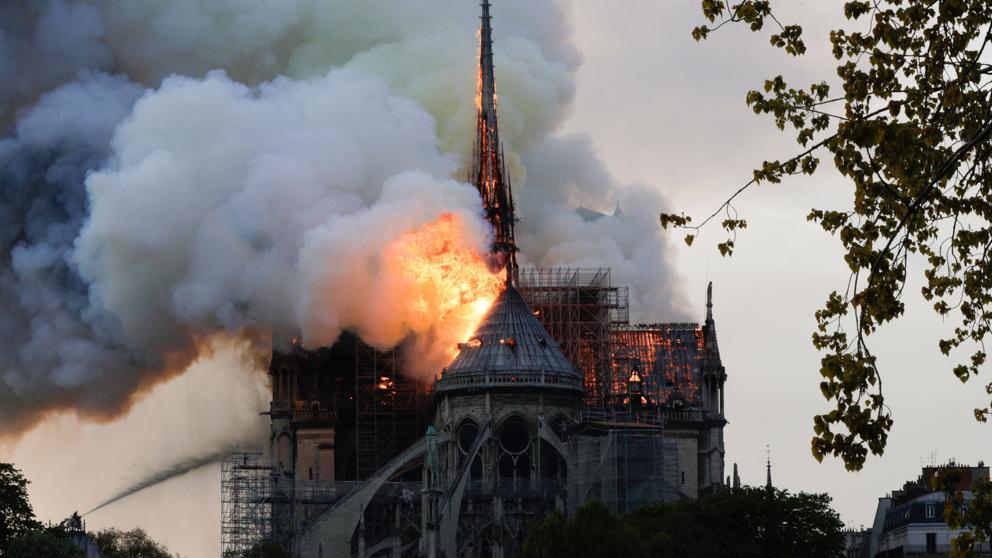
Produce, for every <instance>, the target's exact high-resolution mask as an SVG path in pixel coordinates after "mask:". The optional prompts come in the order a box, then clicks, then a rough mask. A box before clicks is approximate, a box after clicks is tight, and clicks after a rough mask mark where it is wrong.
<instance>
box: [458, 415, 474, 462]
mask: <svg viewBox="0 0 992 558" xmlns="http://www.w3.org/2000/svg"><path fill="white" fill-rule="evenodd" d="M478 434H479V426H478V425H477V424H475V422H474V421H472V420H470V419H466V420H464V421H462V424H461V425H460V426H459V427H458V449H459V451H461V453H462V455H465V454H467V453H468V452H469V450H471V449H472V444H473V443H474V442H475V437H476V436H478Z"/></svg>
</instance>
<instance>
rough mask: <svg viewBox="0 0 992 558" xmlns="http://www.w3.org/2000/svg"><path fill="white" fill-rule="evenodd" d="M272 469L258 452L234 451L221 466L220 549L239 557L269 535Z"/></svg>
mask: <svg viewBox="0 0 992 558" xmlns="http://www.w3.org/2000/svg"><path fill="white" fill-rule="evenodd" d="M272 478H273V467H272V463H271V462H269V460H267V459H265V458H264V457H263V454H262V450H261V449H241V448H235V450H234V451H233V452H232V453H231V455H230V456H228V458H227V459H225V460H224V462H223V463H222V464H221V527H220V529H221V545H222V546H221V548H222V549H223V556H224V557H225V558H228V557H240V556H243V555H244V554H245V553H247V552H248V551H250V550H251V549H252V548H254V547H255V546H256V545H258V544H259V543H261V542H263V541H266V540H269V539H270V537H271V534H272Z"/></svg>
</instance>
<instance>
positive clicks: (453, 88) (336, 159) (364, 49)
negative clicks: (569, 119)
mask: <svg viewBox="0 0 992 558" xmlns="http://www.w3.org/2000/svg"><path fill="white" fill-rule="evenodd" d="M0 10H6V11H5V12H3V15H5V16H7V17H8V19H7V20H6V21H8V22H11V23H10V24H9V25H7V24H4V25H3V27H2V28H0V68H3V69H7V68H17V69H23V70H24V71H18V72H17V75H18V76H20V77H23V78H24V79H23V80H21V81H16V80H15V81H14V82H12V83H0V103H3V104H2V105H0V115H2V118H0V125H2V123H3V122H4V121H5V120H10V119H12V118H13V115H14V109H15V108H17V107H21V110H20V112H19V113H18V114H21V115H22V116H21V118H20V121H19V122H18V126H17V128H16V131H15V133H14V135H12V136H11V137H10V138H8V139H5V140H2V143H0V160H2V161H11V162H12V163H11V165H10V166H9V167H8V168H7V169H6V170H3V171H0V180H2V181H3V182H2V184H3V188H4V189H3V192H2V196H3V197H2V198H0V217H4V216H8V215H9V216H13V217H14V219H13V220H12V221H11V220H9V219H5V220H4V222H7V221H10V222H13V223H15V225H14V226H12V227H6V226H0V248H3V253H2V254H0V256H2V257H3V258H4V259H2V260H0V297H2V301H3V303H4V308H5V309H6V308H7V307H8V306H9V307H11V308H13V309H14V311H13V312H11V313H8V314H5V315H4V316H3V317H0V327H2V332H3V333H4V334H5V340H4V341H2V343H3V345H2V346H0V349H4V350H3V351H0V371H2V376H0V402H3V403H4V405H2V406H0V418H7V419H10V418H14V419H18V420H21V421H22V422H24V423H25V424H27V423H29V422H30V421H31V420H33V419H36V418H38V417H40V416H42V415H43V413H45V412H46V411H47V410H49V409H53V408H64V407H66V406H69V407H72V408H80V409H82V410H84V411H86V412H101V410H103V411H105V412H107V413H110V412H113V411H115V410H117V409H119V408H120V407H121V406H122V405H125V404H127V403H128V402H129V401H130V399H131V394H132V393H133V392H134V390H136V389H138V388H139V387H140V386H142V385H145V382H146V381H147V379H148V377H149V375H150V376H151V377H154V376H155V374H156V373H161V372H164V371H167V370H168V368H169V366H175V364H176V363H177V362H179V363H182V362H184V358H185V359H188V358H192V356H193V354H192V353H193V352H195V350H196V347H198V346H199V345H200V344H201V342H202V339H203V337H204V336H209V335H212V334H214V333H218V332H232V333H235V334H237V333H239V332H243V331H245V330H253V331H263V330H264V331H274V332H276V334H277V336H282V335H292V334H296V333H302V334H303V335H304V337H305V338H306V339H307V341H308V342H311V343H327V342H331V341H333V339H334V338H335V336H336V335H337V334H338V333H339V331H340V330H341V329H347V328H350V329H356V330H358V331H359V333H361V334H362V335H363V337H365V338H366V339H367V340H369V341H370V342H373V343H376V344H377V345H380V346H386V345H389V344H391V343H395V342H397V341H399V340H400V339H401V338H402V337H403V336H404V335H406V334H407V333H409V332H417V333H428V334H429V333H430V332H429V331H428V330H429V328H426V329H425V326H424V325H423V324H422V323H419V322H418V320H417V317H416V316H414V315H412V314H402V313H400V318H401V319H400V320H399V322H398V325H397V323H392V324H387V323H386V322H384V321H383V320H382V317H383V316H384V315H385V314H387V313H389V312H395V311H396V303H395V302H396V301H395V299H390V298H389V297H383V296H380V295H381V294H382V293H383V292H387V291H389V292H392V291H390V289H392V288H395V285H391V284H386V283H384V281H386V279H385V277H386V276H385V275H383V272H382V270H383V269H384V266H385V265H386V264H385V263H383V261H381V259H378V258H379V255H380V252H381V251H382V250H383V247H384V246H386V245H388V244H389V241H390V240H395V239H396V238H398V237H399V236H400V235H401V234H404V233H405V232H409V231H410V230H411V229H413V228H416V227H418V226H422V225H424V224H426V223H429V222H431V221H432V220H434V219H436V218H437V217H438V216H439V215H441V214H442V213H451V212H453V213H455V214H457V215H459V216H460V217H461V218H462V219H461V221H462V222H463V223H464V230H463V231H462V233H463V236H464V239H463V242H464V244H465V246H468V247H473V248H476V249H480V248H482V247H484V245H485V243H486V240H485V227H484V226H483V222H482V220H481V218H480V217H479V215H478V211H479V209H478V198H477V196H476V195H475V193H474V191H473V190H472V188H471V187H470V186H468V185H466V184H463V183H461V182H460V180H463V179H464V177H465V173H466V170H467V168H468V166H469V164H470V163H469V160H468V156H469V154H470V152H471V145H472V138H473V136H474V126H475V106H474V96H475V87H476V83H475V74H476V69H475V65H476V52H477V51H476V48H477V46H476V41H477V38H476V36H475V33H474V32H473V30H474V28H475V26H476V25H477V23H478V20H477V17H478V14H477V11H478V7H477V5H476V4H475V3H471V2H469V3H451V2H447V1H443V0H421V1H415V2H394V1H392V0H374V1H369V2H345V1H330V2H329V1H325V0H285V1H281V2H257V1H254V0H214V1H209V2H208V1H205V0H176V1H174V2H159V1H153V0H132V1H130V2H126V3H112V4H111V3H104V2H96V1H92V2H91V1H85V0H80V1H77V2H71V3H70V2H67V1H60V0H46V1H42V2H37V3H29V2H12V3H6V4H4V5H3V6H2V7H0ZM493 11H494V16H495V23H494V26H495V41H496V48H495V50H496V60H495V63H496V72H497V89H498V93H499V113H500V126H501V136H502V139H503V140H504V142H505V146H506V149H507V160H508V162H509V163H510V164H511V166H512V168H513V174H514V177H515V179H516V180H515V183H514V187H515V193H516V194H517V196H518V207H519V208H520V214H521V215H520V216H521V218H522V219H523V221H522V223H521V226H520V234H519V238H520V243H521V248H522V249H523V251H524V257H525V259H527V260H528V261H531V262H535V263H538V264H540V265H582V266H610V267H612V268H613V271H614V281H615V282H616V283H619V282H629V283H630V285H631V288H632V294H633V295H634V302H635V303H636V304H637V307H636V308H635V310H636V309H637V308H644V309H645V310H646V312H645V314H642V316H643V317H644V318H645V319H651V320H660V319H670V318H672V317H674V316H675V315H677V314H679V312H680V311H681V308H682V307H683V306H682V302H681V295H680V293H679V290H678V287H677V283H676V281H675V280H674V276H673V275H672V273H671V270H670V266H669V265H668V262H667V260H666V253H667V251H666V249H665V245H664V241H663V239H662V238H661V237H660V236H659V234H660V233H659V232H658V230H657V222H656V217H655V216H656V214H657V211H658V210H660V209H663V207H664V200H663V199H662V198H661V197H660V196H659V195H658V194H657V193H655V192H653V191H652V190H651V189H649V188H645V187H635V186H629V187H628V186H622V185H618V184H616V183H615V181H614V180H612V178H611V177H610V175H609V173H608V172H607V171H606V170H605V169H604V168H603V166H602V164H601V163H600V162H599V161H598V159H596V157H595V153H594V152H593V150H592V148H591V147H590V145H589V142H588V141H586V140H582V139H575V138H567V139H561V138H556V137H555V136H554V132H555V130H556V128H557V126H558V125H559V123H560V122H561V121H562V120H563V119H564V118H565V117H566V116H567V114H568V112H569V110H570V106H571V100H572V97H573V95H574V81H573V78H572V75H573V72H574V70H575V68H576V67H577V65H578V63H579V56H578V54H577V52H576V50H575V48H574V47H573V46H572V45H571V43H570V42H569V38H568V33H569V29H568V24H567V17H565V15H566V14H564V13H563V10H562V8H561V7H560V6H558V5H557V4H555V3H552V2H533V1H528V0H501V1H500V2H499V3H498V4H497V5H496V6H495V7H494V10H493ZM60 30H61V31H62V32H63V33H62V35H61V36H56V35H57V34H58V33H59V32H60ZM15 31H16V32H15ZM26 50H32V52H34V53H35V55H34V56H35V58H32V59H30V60H33V61H34V62H32V64H34V65H37V66H38V67H39V69H38V70H33V69H30V68H31V66H29V65H26V63H25V62H23V61H21V59H20V58H18V57H19V56H22V54H23V52H24V51H26ZM25 60H27V59H25ZM49 60H51V61H53V62H52V64H48V65H46V64H47V63H48V61H49ZM56 62H57V63H56ZM42 67H44V70H42V69H40V68H42ZM93 70H106V71H113V72H118V73H120V74H121V75H120V76H119V77H115V78H110V77H106V76H104V75H102V74H96V73H93ZM218 70H220V71H218ZM174 74H179V75H174ZM5 75H6V73H5ZM183 75H184V76H186V77H182V76H183ZM170 76H171V77H170ZM63 83H64V84H65V85H61V86H60V85H59V84H63ZM101 83H102V84H103V85H102V89H99V87H100V86H99V85H93V84H101ZM137 84H140V85H137ZM53 87H60V89H58V91H57V92H53V93H51V94H49V95H43V96H41V97H40V99H41V100H40V101H39V102H38V104H37V105H36V106H35V107H34V108H31V109H25V107H27V106H29V105H30V104H31V103H33V102H34V100H35V99H37V98H39V95H42V94H43V93H44V92H45V91H49V90H51V89H52V88H53ZM146 88H147V89H150V90H151V91H149V92H148V93H144V96H143V97H142V98H141V100H140V101H138V102H137V103H136V104H134V103H135V100H137V99H138V97H139V96H141V95H142V94H143V91H144V89H146ZM74 91H83V92H85V91H89V94H90V97H91V99H90V101H89V104H87V102H86V101H85V100H82V99H74V98H72V95H70V93H71V92H74ZM132 104H133V110H132ZM59 111H62V112H59ZM46 115H47V116H46ZM67 115H72V116H67ZM56 118H57V119H58V120H55V121H53V120H52V119H56ZM46 119H48V120H47V121H46ZM63 119H65V120H64V121H63ZM66 123H69V125H67V124H66ZM118 123H120V125H119V127H117V128H116V132H115V133H113V140H112V141H111V140H110V137H111V133H112V132H114V127H115V126H117V124H118ZM94 170H96V171H97V172H93V173H92V174H90V176H89V178H88V179H85V186H84V177H85V176H86V175H87V173H88V172H90V171H94ZM38 184H47V185H48V187H46V188H43V189H39V188H37V185H38ZM11 185H13V186H11ZM618 201H619V202H620V205H621V207H622V209H623V216H622V218H621V217H616V218H614V217H603V218H600V219H596V220H590V219H586V218H582V217H581V216H580V215H579V214H578V213H576V212H575V209H576V208H577V207H580V206H584V207H591V208H594V209H599V210H606V211H607V212H609V211H611V210H612V208H613V205H614V204H615V203H616V202H618ZM84 223H85V226H84ZM81 227H82V229H81ZM39 238H40V239H52V240H44V241H39V240H37V239H39ZM635 316H637V314H636V313H635ZM679 317H681V315H679ZM53 348H54V349H55V350H53Z"/></svg>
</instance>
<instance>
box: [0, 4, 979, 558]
mask: <svg viewBox="0 0 992 558" xmlns="http://www.w3.org/2000/svg"><path fill="white" fill-rule="evenodd" d="M780 4H784V5H785V6H784V7H785V8H787V9H788V11H786V12H782V13H781V17H783V18H784V19H788V20H790V21H795V22H798V23H800V24H803V25H804V26H805V27H806V28H807V33H808V36H807V45H808V46H809V47H810V50H811V52H810V53H809V54H808V55H807V56H806V57H804V58H803V59H801V60H799V61H798V62H797V61H795V60H792V59H789V58H788V57H786V56H785V55H784V54H782V53H780V52H779V51H777V50H775V49H772V48H771V47H770V46H769V45H768V43H767V34H759V35H751V34H749V33H744V32H740V31H737V30H733V29H729V30H727V31H728V32H726V33H724V32H720V33H718V34H716V35H714V36H712V37H711V39H710V40H708V41H707V42H704V43H701V44H699V43H695V42H694V41H693V40H692V39H691V37H690V35H689V33H690V31H691V29H692V27H693V26H694V25H696V24H698V23H699V20H700V16H699V13H698V2H697V1H695V0H677V1H676V0H651V1H649V0H619V1H611V2H606V1H600V0H570V1H566V6H567V7H568V8H569V11H570V13H571V24H572V26H573V33H574V43H575V45H576V46H577V47H578V49H579V51H580V52H581V54H582V57H583V62H582V65H581V66H580V68H579V71H578V78H577V94H576V100H575V103H574V107H573V110H572V115H571V116H570V117H569V118H568V119H567V121H566V122H565V125H564V126H563V128H562V129H561V130H560V133H561V134H563V135H567V134H586V135H588V136H589V137H591V139H592V142H593V144H594V146H595V147H596V149H597V151H598V153H599V154H600V156H601V157H602V159H603V160H604V161H605V163H606V166H607V167H608V168H609V169H610V170H611V171H612V173H613V174H614V175H615V177H616V178H617V179H619V180H620V181H622V182H627V183H643V184H647V185H650V186H651V187H652V188H655V189H657V190H658V191H660V192H663V193H664V195H665V196H666V197H667V199H668V201H669V204H670V208H673V209H677V210H684V211H686V212H687V213H689V214H691V215H693V216H699V215H701V214H702V213H703V212H705V211H706V210H709V209H712V208H714V207H716V206H717V205H718V204H719V203H720V202H721V201H722V200H723V198H724V197H725V196H726V195H727V194H728V193H730V192H732V191H733V190H735V189H736V188H737V187H738V186H739V185H740V184H742V183H743V182H744V181H746V180H747V178H748V177H749V176H750V174H751V169H752V168H753V167H754V166H756V165H758V164H759V163H760V162H761V160H762V159H764V158H784V156H785V155H787V154H788V153H790V152H791V151H792V150H793V148H792V145H793V144H792V140H791V137H790V136H788V135H785V134H780V133H779V132H778V131H777V130H776V129H775V128H774V126H773V125H772V124H771V123H770V122H769V121H768V120H767V119H763V118H760V117H756V116H755V115H753V113H752V112H751V111H750V109H748V108H747V106H746V105H745V104H744V101H743V99H744V94H745V92H746V91H747V90H748V89H749V88H754V87H758V86H760V84H761V83H762V81H763V80H764V79H765V78H766V77H772V76H774V75H776V74H779V73H781V74H784V75H785V76H786V77H787V78H789V79H793V80H795V81H797V82H810V81H813V80H820V79H829V78H830V77H831V76H833V75H834V74H833V66H834V65H833V61H832V59H831V58H830V56H829V53H828V52H826V50H825V48H824V45H825V44H826V31H827V29H829V25H830V22H831V21H834V20H836V14H837V13H839V10H840V9H841V4H842V3H841V2H840V1H839V0H838V1H834V2H802V1H791V0H790V1H789V2H787V3H782V2H780ZM497 15H498V13H497ZM497 25H498V22H497ZM498 48H499V47H498V45H497V50H498ZM466 55H467V56H472V55H473V53H466ZM497 72H498V69H497ZM822 168H823V171H824V172H821V173H820V175H819V176H818V177H817V178H815V179H795V180H791V181H789V182H787V183H785V184H782V185H774V186H762V187H761V188H759V189H757V190H754V191H752V192H749V193H748V194H747V195H745V196H744V197H743V198H742V199H741V201H740V203H738V204H737V207H738V209H739V211H740V212H741V215H742V217H744V218H746V219H748V221H749V228H748V229H747V231H745V232H744V233H743V234H741V235H740V236H739V238H738V241H737V250H736V253H735V255H734V257H733V258H731V259H725V258H721V257H720V256H719V254H718V253H717V251H716V249H715V246H714V244H715V243H716V242H717V241H719V240H721V237H720V235H719V232H718V231H717V230H716V229H713V230H712V231H711V232H704V234H702V235H701V236H700V237H699V238H698V239H697V242H696V243H695V245H694V247H693V248H691V249H689V248H687V247H686V246H685V245H684V244H682V242H681V235H673V237H672V242H671V244H672V246H673V253H674V258H675V262H674V263H675V265H676V268H677V270H678V272H679V273H680V274H681V279H680V281H681V282H682V283H683V291H684V292H687V293H688V294H689V296H690V297H691V298H690V302H691V303H692V304H693V305H694V311H695V313H696V315H697V316H698V318H699V319H701V318H702V315H703V304H704V294H705V287H706V282H707V280H711V281H713V283H714V299H715V307H714V314H715V317H716V321H717V331H718V333H719V339H720V349H721V355H722V356H723V359H724V364H725V366H726V368H727V374H728V377H729V379H728V383H727V387H726V394H727V409H726V410H727V416H728V418H729V420H730V424H729V425H728V426H727V428H726V431H725V437H726V444H727V458H726V463H727V471H728V474H729V471H730V470H731V467H732V464H733V463H738V464H739V467H740V473H741V476H742V479H743V481H744V482H745V483H751V484H760V483H762V482H763V481H764V473H765V471H764V467H765V447H766V444H767V445H770V447H771V455H772V468H773V471H772V474H773V477H774V481H775V484H776V485H777V486H779V487H782V488H788V489H790V490H805V491H815V492H829V493H830V494H831V495H832V496H833V497H834V503H835V506H836V508H837V509H838V510H839V511H840V513H841V515H842V517H843V519H844V521H845V522H846V523H848V524H849V525H853V526H857V525H860V524H868V523H870V522H871V518H872V516H873V514H874V510H875V503H876V498H877V497H878V496H881V495H883V494H884V493H886V492H888V491H890V490H892V489H894V488H897V487H898V486H900V485H901V484H902V482H904V481H905V480H908V479H911V478H915V477H916V476H917V474H918V472H919V468H920V465H921V463H922V462H924V461H925V462H929V461H930V460H931V455H934V454H935V455H936V459H937V461H941V462H942V461H946V460H947V459H948V458H952V457H953V458H956V459H957V460H959V461H962V462H966V463H975V462H977V461H979V460H982V459H989V457H990V455H989V454H988V451H987V450H986V449H985V448H986V447H987V446H988V440H989V435H990V430H989V427H987V426H981V425H979V424H977V423H976V422H975V421H974V419H973V416H972V408H973V407H975V406H976V405H981V404H982V402H983V398H982V397H981V395H982V390H981V386H980V385H979V383H978V382H973V383H972V384H971V385H962V384H961V383H960V382H959V381H958V380H957V379H955V378H954V377H953V376H952V375H951V374H950V372H949V369H950V366H951V364H952V363H951V362H950V361H948V360H947V359H945V358H944V357H943V356H942V355H941V354H940V353H939V351H938V350H937V347H936V341H935V340H936V337H937V336H938V335H939V334H940V333H941V332H942V331H943V330H944V329H946V327H949V326H947V325H946V324H942V323H941V322H940V320H939V319H937V318H936V317H934V315H933V314H932V312H931V311H930V310H929V309H928V307H927V306H926V305H925V304H923V303H922V300H921V298H920V297H919V295H918V294H917V293H918V292H919V279H918V278H917V277H916V276H914V277H913V279H912V280H911V283H910V285H909V286H910V288H907V289H906V293H907V295H906V301H907V315H906V317H905V318H904V319H903V320H901V321H900V323H898V324H897V325H894V326H889V327H886V328H885V330H884V332H883V333H880V334H878V335H877V336H875V337H876V338H875V341H874V343H875V344H874V350H875V354H876V355H877V357H878V359H879V364H880V367H881V369H882V373H883V379H884V381H885V386H886V395H887V403H888V404H889V406H890V407H891V410H892V415H893V418H894V419H895V426H894V429H893V431H892V434H891V436H890V439H889V445H888V448H887V451H886V455H885V456H884V457H882V458H876V457H870V458H869V460H868V463H867V465H866V467H865V469H864V470H863V471H861V472H859V473H849V472H846V471H845V470H844V468H843V465H842V464H841V463H839V462H838V461H837V460H833V459H827V460H825V461H824V463H822V464H818V463H816V461H815V460H814V459H813V457H812V455H811V453H810V450H809V440H810V437H811V436H812V429H811V418H812V415H813V414H815V413H818V412H822V411H823V410H826V409H827V405H826V403H825V402H824V401H823V400H822V397H821V396H820V394H819V389H818V387H817V386H818V383H819V376H818V373H817V370H818V361H819V356H818V354H817V353H816V352H815V351H814V350H813V348H812V346H811V344H810V335H811V333H812V331H813V328H814V319H813V313H814V312H815V310H816V309H818V307H819V305H820V304H821V303H822V301H823V300H824V298H825V296H826V294H827V293H829V292H830V291H831V290H833V289H836V288H841V287H842V286H843V285H844V282H845V281H846V278H847V275H846V272H845V267H844V265H843V262H842V261H841V259H840V250H839V248H838V246H837V244H836V242H835V241H834V240H833V239H831V238H830V237H828V236H826V235H825V234H824V233H822V232H821V231H820V230H819V229H818V228H817V227H816V226H814V225H811V224H809V223H807V222H806V219H805V216H806V213H807V211H808V209H809V208H810V207H831V208H836V207H844V206H845V204H846V203H847V198H846V194H847V192H848V190H849V188H848V186H847V184H846V183H845V182H844V181H843V180H841V179H840V178H839V177H837V176H836V175H835V174H833V173H831V172H830V170H829V162H825V164H824V165H823V167H822ZM658 209H659V210H661V209H662V208H658ZM666 318H667V317H666V316H655V317H653V321H654V320H657V321H663V320H665V319H666ZM245 368H246V367H245V365H244V364H243V363H242V362H241V361H240V360H239V359H238V358H237V357H236V356H235V355H233V354H231V353H230V352H222V353H220V355H219V356H218V357H217V358H216V359H215V360H213V361H211V362H206V363H200V364H199V365H197V366H195V367H194V368H193V369H192V370H191V371H190V373H188V374H186V375H185V376H183V377H181V378H180V379H178V380H175V381H173V382H171V383H169V384H166V385H163V386H160V388H158V389H157V390H156V391H155V392H154V393H153V394H152V395H151V396H150V397H148V398H147V399H145V400H144V401H143V402H142V403H141V404H139V405H138V406H136V407H135V408H134V410H133V411H132V413H131V414H130V415H129V416H127V417H126V418H125V419H123V420H121V421H119V422H117V423H113V424H106V425H97V424H89V423H79V422H78V421H76V420H75V419H74V418H73V417H62V418H59V419H57V420H52V421H49V422H48V423H47V424H45V425H43V426H42V427H40V428H38V429H36V430H35V431H33V432H31V433H30V434H29V435H27V436H26V437H25V438H24V439H23V440H22V441H21V443H19V444H18V445H16V446H14V447H10V448H0V460H7V459H8V458H10V459H12V460H13V461H15V463H17V464H18V465H19V466H20V467H22V468H23V469H24V471H25V473H26V474H27V475H28V477H29V478H30V479H31V480H32V482H33V484H32V486H31V495H32V498H33V500H34V502H35V505H36V509H37V512H38V514H39V516H40V517H41V518H42V519H52V520H59V519H61V518H62V517H64V516H66V515H67V514H68V513H70V512H71V511H73V510H74V509H78V510H80V511H85V510H86V509H89V507H92V506H94V505H96V504H97V503H99V502H100V501H102V500H103V499H105V498H106V497H108V496H110V495H112V494H113V493H114V492H115V491H117V490H120V489H121V488H123V487H124V486H126V485H127V484H128V483H130V482H134V481H135V480H137V479H139V478H140V477H141V476H142V475H144V474H147V472H148V471H149V469H150V468H152V467H154V463H150V460H152V459H154V457H153V456H154V455H156V454H157V452H159V451H161V450H162V449H165V448H166V447H167V448H169V449H170V450H171V451H173V452H174V453H175V454H176V455H182V453H183V451H185V450H186V449H187V448H189V447H192V446H194V445H199V444H200V443H201V442H203V440H195V439H196V437H197V436H199V435H201V432H202V430H201V429H200V428H199V425H200V422H199V421H201V420H206V417H209V420H211V421H217V420H221V421H225V422H223V428H217V429H213V431H220V430H225V429H226V430H230V431H237V432H262V433H264V431H265V424H264V419H259V418H258V416H257V412H258V411H259V410H261V409H262V408H263V407H264V405H265V401H266V394H264V393H261V392H259V390H258V387H257V385H255V384H252V383H251V382H245V381H243V380H242V381H239V380H236V378H243V377H244V376H243V375H242V374H241V371H242V370H243V369H245ZM232 385H233V386H237V387H236V388H232V387H231V386H232ZM207 408H210V409H211V410H212V411H216V410H217V409H223V410H224V411H223V412H221V413H220V414H219V418H218V413H216V412H211V413H206V412H205V409H207ZM194 440H195V441H196V444H194V443H193V441H194ZM219 518H220V471H219V466H208V467H205V468H203V469H200V470H198V471H195V472H194V473H191V474H188V475H185V476H183V477H181V478H178V479H175V480H172V481H170V482H168V483H166V484H163V485H160V486H158V487H155V488H152V489H149V490H147V491H145V492H143V493H140V494H138V495H135V496H133V497H130V498H128V499H126V500H124V501H122V502H120V503H118V504H114V505H113V506H110V507H108V508H107V509H105V510H101V511H100V512H97V513H95V514H93V515H92V516H90V517H89V518H88V520H89V526H90V527H91V528H100V527H105V526H117V527H121V528H130V527H132V526H136V525H140V526H142V527H144V528H145V529H146V530H148V531H149V532H150V533H151V534H152V535H153V536H154V537H155V538H157V539H159V540H162V541H164V542H166V543H167V544H168V546H169V547H170V549H172V550H173V551H178V552H181V553H182V554H183V555H187V556H194V557H198V556H216V555H217V554H218V553H219V541H220V526H219Z"/></svg>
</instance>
